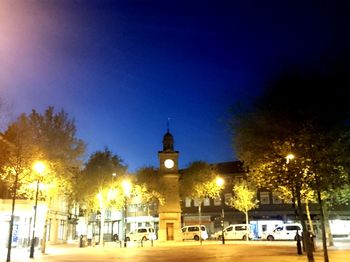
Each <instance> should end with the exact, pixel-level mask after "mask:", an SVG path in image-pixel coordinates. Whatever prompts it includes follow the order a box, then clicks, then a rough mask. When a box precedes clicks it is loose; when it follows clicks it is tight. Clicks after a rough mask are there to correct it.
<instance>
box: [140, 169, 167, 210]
mask: <svg viewBox="0 0 350 262" xmlns="http://www.w3.org/2000/svg"><path fill="white" fill-rule="evenodd" d="M136 183H137V186H136V187H135V190H136V192H137V194H138V195H140V196H141V200H142V203H145V204H147V210H148V215H150V214H149V206H150V205H155V204H158V205H164V204H165V198H164V193H165V192H164V189H165V188H166V187H165V186H164V185H163V184H162V183H163V182H162V179H161V177H160V175H159V172H158V170H156V169H155V168H154V167H142V168H140V169H139V170H137V171H136Z"/></svg>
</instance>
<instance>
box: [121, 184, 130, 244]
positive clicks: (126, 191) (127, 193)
mask: <svg viewBox="0 0 350 262" xmlns="http://www.w3.org/2000/svg"><path fill="white" fill-rule="evenodd" d="M122 187H123V190H124V247H126V211H127V208H128V206H127V199H128V197H130V193H131V183H130V181H129V180H124V181H123V182H122Z"/></svg>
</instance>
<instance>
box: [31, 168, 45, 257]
mask: <svg viewBox="0 0 350 262" xmlns="http://www.w3.org/2000/svg"><path fill="white" fill-rule="evenodd" d="M34 170H35V171H36V172H37V173H38V174H39V176H38V180H37V183H36V193H35V206H34V222H33V236H32V241H31V246H30V254H29V257H30V258H34V245H35V224H36V213H37V208H38V194H39V182H40V176H41V175H42V173H43V172H44V170H45V165H44V164H43V163H42V162H36V163H35V164H34Z"/></svg>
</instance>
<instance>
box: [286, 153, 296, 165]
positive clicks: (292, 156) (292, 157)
mask: <svg viewBox="0 0 350 262" xmlns="http://www.w3.org/2000/svg"><path fill="white" fill-rule="evenodd" d="M294 158H295V156H294V155H293V154H288V155H287V156H286V159H287V164H288V163H289V161H291V160H293V159H294Z"/></svg>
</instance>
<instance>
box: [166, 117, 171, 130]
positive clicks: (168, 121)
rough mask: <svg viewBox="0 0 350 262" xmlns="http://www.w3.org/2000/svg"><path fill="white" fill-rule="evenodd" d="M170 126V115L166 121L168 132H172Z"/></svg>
mask: <svg viewBox="0 0 350 262" xmlns="http://www.w3.org/2000/svg"><path fill="white" fill-rule="evenodd" d="M169 126H170V117H168V119H167V121H166V129H167V132H168V133H170V132H169V129H170V128H169Z"/></svg>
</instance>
